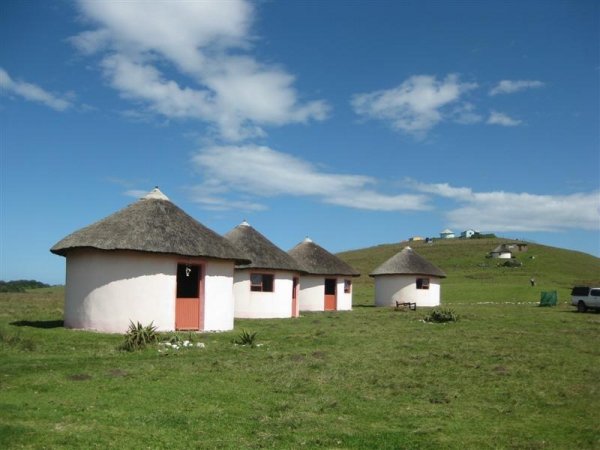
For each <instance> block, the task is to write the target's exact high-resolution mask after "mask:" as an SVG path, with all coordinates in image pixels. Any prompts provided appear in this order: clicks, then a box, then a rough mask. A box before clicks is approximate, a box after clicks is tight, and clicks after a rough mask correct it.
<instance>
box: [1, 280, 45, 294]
mask: <svg viewBox="0 0 600 450" xmlns="http://www.w3.org/2000/svg"><path fill="white" fill-rule="evenodd" d="M44 287H50V286H49V285H48V284H45V283H42V282H41V281H36V280H14V281H3V280H0V292H25V291H26V290H27V289H38V288H44Z"/></svg>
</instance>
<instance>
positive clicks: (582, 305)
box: [571, 286, 600, 312]
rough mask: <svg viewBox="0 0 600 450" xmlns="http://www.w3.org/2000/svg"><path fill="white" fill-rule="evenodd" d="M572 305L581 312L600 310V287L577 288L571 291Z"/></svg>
mask: <svg viewBox="0 0 600 450" xmlns="http://www.w3.org/2000/svg"><path fill="white" fill-rule="evenodd" d="M571 304H572V305H573V306H577V311H579V312H586V311H587V310H588V309H600V287H589V286H575V287H574V288H573V290H571Z"/></svg>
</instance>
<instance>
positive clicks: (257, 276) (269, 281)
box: [250, 273, 275, 292]
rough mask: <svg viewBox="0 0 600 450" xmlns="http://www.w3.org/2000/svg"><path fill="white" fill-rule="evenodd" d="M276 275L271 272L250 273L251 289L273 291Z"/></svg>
mask: <svg viewBox="0 0 600 450" xmlns="http://www.w3.org/2000/svg"><path fill="white" fill-rule="evenodd" d="M274 279H275V275H273V274H269V273H253V274H250V290H251V291H254V292H273V285H274V284H275V283H274Z"/></svg>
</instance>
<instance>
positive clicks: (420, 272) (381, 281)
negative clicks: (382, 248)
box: [369, 247, 446, 306]
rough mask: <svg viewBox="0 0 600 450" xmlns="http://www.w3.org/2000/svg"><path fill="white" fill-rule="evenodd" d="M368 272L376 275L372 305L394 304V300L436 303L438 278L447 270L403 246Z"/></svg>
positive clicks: (438, 299)
mask: <svg viewBox="0 0 600 450" xmlns="http://www.w3.org/2000/svg"><path fill="white" fill-rule="evenodd" d="M369 276H371V277H373V278H374V279H375V306H396V302H400V303H416V305H417V306H438V305H439V304H440V280H441V279H442V278H445V277H446V274H445V273H444V271H443V270H441V269H440V268H439V267H437V266H435V265H433V264H432V263H430V262H429V261H427V260H426V259H425V258H423V257H422V256H421V255H419V254H418V253H416V252H415V251H414V250H413V249H412V248H410V247H405V248H404V249H403V250H402V251H400V252H398V253H396V254H395V255H394V256H392V257H391V258H390V259H388V260H387V261H386V262H384V263H383V264H382V265H380V266H379V267H377V268H376V269H375V270H374V271H373V272H371V273H370V274H369Z"/></svg>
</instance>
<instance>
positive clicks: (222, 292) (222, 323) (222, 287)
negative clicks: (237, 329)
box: [204, 260, 234, 331]
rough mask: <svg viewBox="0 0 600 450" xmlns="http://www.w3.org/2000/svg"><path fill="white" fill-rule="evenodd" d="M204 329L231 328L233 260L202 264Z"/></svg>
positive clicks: (219, 329) (212, 261) (224, 329)
mask: <svg viewBox="0 0 600 450" xmlns="http://www.w3.org/2000/svg"><path fill="white" fill-rule="evenodd" d="M204 270H205V276H204V331H227V330H233V305H234V303H233V261H214V260H210V261H207V262H206V263H205V266H204Z"/></svg>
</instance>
